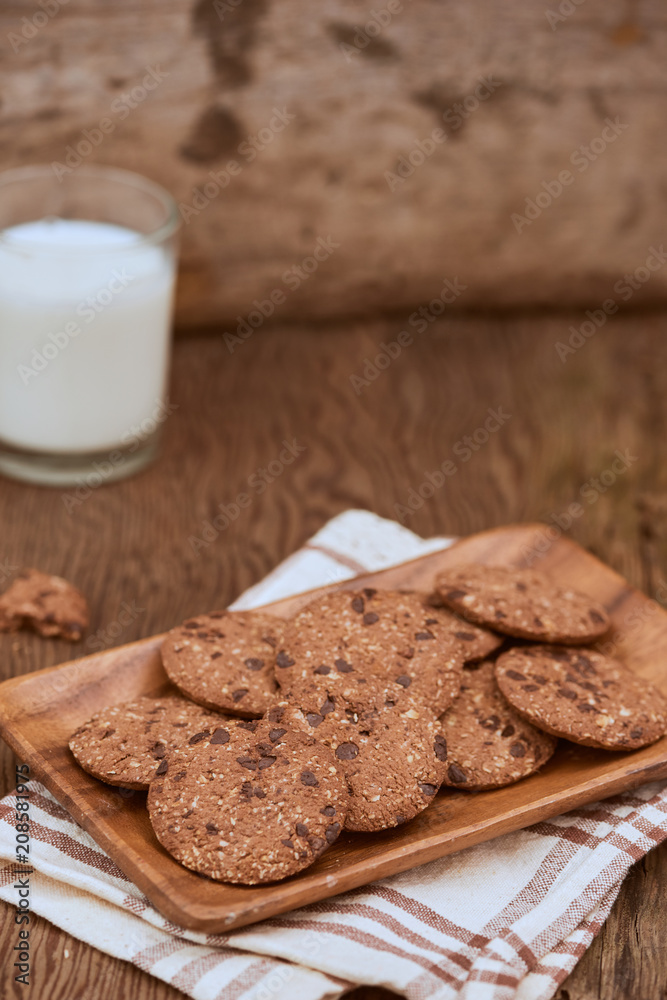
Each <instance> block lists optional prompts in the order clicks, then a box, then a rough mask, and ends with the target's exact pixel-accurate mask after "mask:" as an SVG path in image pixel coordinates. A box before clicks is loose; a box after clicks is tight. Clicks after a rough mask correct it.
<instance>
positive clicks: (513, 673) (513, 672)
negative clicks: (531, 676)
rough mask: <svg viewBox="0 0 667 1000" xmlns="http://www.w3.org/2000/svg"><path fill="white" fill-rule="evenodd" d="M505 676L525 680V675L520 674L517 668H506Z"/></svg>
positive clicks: (514, 679)
mask: <svg viewBox="0 0 667 1000" xmlns="http://www.w3.org/2000/svg"><path fill="white" fill-rule="evenodd" d="M507 676H508V677H509V678H510V680H513V681H525V680H526V675H525V674H520V673H519V671H518V670H508V671H507Z"/></svg>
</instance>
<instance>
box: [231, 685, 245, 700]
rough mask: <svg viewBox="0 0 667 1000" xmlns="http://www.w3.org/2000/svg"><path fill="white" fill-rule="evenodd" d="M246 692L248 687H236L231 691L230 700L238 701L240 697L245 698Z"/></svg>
mask: <svg viewBox="0 0 667 1000" xmlns="http://www.w3.org/2000/svg"><path fill="white" fill-rule="evenodd" d="M247 693H248V688H238V689H237V690H236V691H232V700H233V701H240V700H241V698H245V696H246V695H247Z"/></svg>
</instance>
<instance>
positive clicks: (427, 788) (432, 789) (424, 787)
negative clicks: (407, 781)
mask: <svg viewBox="0 0 667 1000" xmlns="http://www.w3.org/2000/svg"><path fill="white" fill-rule="evenodd" d="M418 784H419V788H420V789H421V791H422V792H423V793H424V795H428V796H431V795H435V793H436V792H437V790H438V789H437V787H436V786H435V785H429V784H428V782H426V781H420V782H418Z"/></svg>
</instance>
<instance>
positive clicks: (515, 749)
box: [510, 743, 526, 757]
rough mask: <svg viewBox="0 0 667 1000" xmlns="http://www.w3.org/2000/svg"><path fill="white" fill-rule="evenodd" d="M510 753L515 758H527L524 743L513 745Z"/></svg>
mask: <svg viewBox="0 0 667 1000" xmlns="http://www.w3.org/2000/svg"><path fill="white" fill-rule="evenodd" d="M510 753H511V754H512V756H513V757H525V756H526V748H525V746H524V745H523V743H513V744H512V746H511V747H510Z"/></svg>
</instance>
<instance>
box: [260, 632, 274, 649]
mask: <svg viewBox="0 0 667 1000" xmlns="http://www.w3.org/2000/svg"><path fill="white" fill-rule="evenodd" d="M262 642H266V643H268V644H269V646H272V647H273V649H275V648H276V646H277V645H278V641H277V640H276V639H274V637H273V636H272V635H263V636H262Z"/></svg>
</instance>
